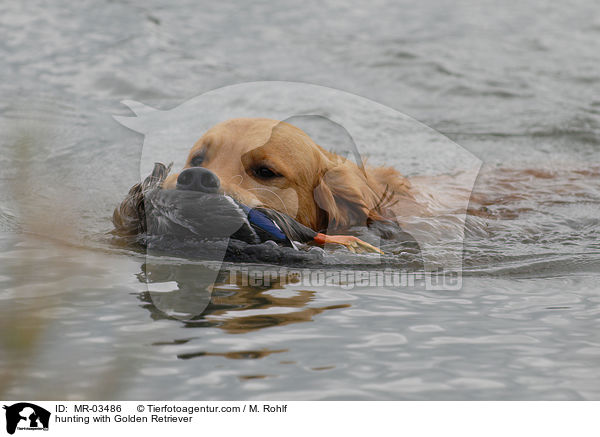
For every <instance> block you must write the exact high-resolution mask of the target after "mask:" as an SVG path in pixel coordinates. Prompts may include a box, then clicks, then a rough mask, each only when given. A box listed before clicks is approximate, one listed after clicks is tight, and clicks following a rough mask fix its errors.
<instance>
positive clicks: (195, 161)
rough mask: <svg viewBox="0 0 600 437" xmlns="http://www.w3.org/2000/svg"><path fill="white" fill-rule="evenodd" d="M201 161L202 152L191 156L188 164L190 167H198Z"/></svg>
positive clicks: (202, 160) (202, 158) (202, 157)
mask: <svg viewBox="0 0 600 437" xmlns="http://www.w3.org/2000/svg"><path fill="white" fill-rule="evenodd" d="M203 162H204V154H203V153H201V154H200V155H196V156H194V157H193V158H192V160H191V161H190V166H191V167H200V166H201V165H202V163H203Z"/></svg>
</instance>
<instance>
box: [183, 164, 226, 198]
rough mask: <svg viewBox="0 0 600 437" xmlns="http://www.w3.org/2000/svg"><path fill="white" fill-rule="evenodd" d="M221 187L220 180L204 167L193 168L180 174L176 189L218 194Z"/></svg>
mask: <svg viewBox="0 0 600 437" xmlns="http://www.w3.org/2000/svg"><path fill="white" fill-rule="evenodd" d="M220 186H221V183H220V181H219V178H218V177H217V175H216V174H214V173H213V172H212V171H210V170H207V169H205V168H202V167H192V168H187V169H185V170H183V171H182V172H181V173H179V176H178V177H177V186H176V188H177V189H178V190H190V191H201V192H203V193H216V192H217V191H218V190H219V187H220Z"/></svg>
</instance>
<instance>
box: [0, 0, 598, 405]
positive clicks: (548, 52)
mask: <svg viewBox="0 0 600 437" xmlns="http://www.w3.org/2000/svg"><path fill="white" fill-rule="evenodd" d="M0 28H2V30H3V35H5V38H3V40H2V41H0V55H1V58H2V60H3V63H2V68H1V69H0V79H2V80H0V92H1V93H2V99H0V132H2V135H1V143H0V147H1V153H0V169H1V170H0V180H1V181H2V184H1V186H0V249H1V250H0V258H1V260H2V261H1V262H0V302H1V304H0V397H2V398H9V399H17V398H18V399H24V398H30V399H39V398H52V399H57V398H68V399H88V398H89V399H98V398H102V399H141V398H160V399H197V398H209V399H240V398H242V399H246V398H278V399H279V398H281V399H598V398H600V383H599V382H598V381H600V379H599V378H598V362H599V361H598V360H599V359H600V334H599V332H600V329H598V328H600V326H599V324H600V323H599V317H598V315H599V313H600V293H599V291H600V289H599V286H598V282H599V280H600V243H599V242H598V241H599V239H598V237H599V225H600V219H599V217H600V215H599V214H598V212H599V207H600V160H599V159H598V157H599V147H600V146H599V143H600V97H599V95H598V93H597V92H596V90H597V89H598V86H599V83H600V68H599V67H598V65H600V62H599V61H600V55H599V53H600V15H598V12H597V7H596V5H595V4H594V2H591V1H589V0H588V1H579V2H575V3H574V4H570V5H569V6H561V5H559V4H556V5H550V4H547V3H546V2H542V1H539V2H528V3H527V5H525V4H522V3H518V2H514V3H511V4H503V6H501V7H500V6H499V5H498V4H497V3H492V2H483V3H482V2H468V1H464V2H458V3H455V4H453V5H452V7H451V8H449V6H448V5H446V4H443V3H440V4H434V3H429V4H424V3H412V2H406V3H404V2H384V1H381V2H376V3H370V4H369V5H368V6H367V5H366V4H365V5H358V4H357V5H352V6H350V5H348V4H347V3H346V2H330V3H327V4H323V3H322V2H309V3H305V4H303V7H302V8H299V7H298V6H297V5H296V4H292V3H290V4H285V3H281V2H279V3H277V5H274V4H269V3H265V2H259V3H252V4H244V5H237V4H234V3H228V2H218V3H211V4H205V5H199V4H197V2H192V1H189V2H183V3H182V2H179V3H178V4H177V6H173V5H171V4H170V3H168V2H164V1H153V2H144V3H142V2H119V1H112V2H110V1H109V2H104V3H102V2H92V1H89V2H87V1H83V2H78V3H68V2H53V3H52V5H48V4H46V3H43V4H42V2H40V3H39V4H38V5H36V4H35V2H33V3H32V2H27V3H24V2H4V3H2V4H1V5H0ZM255 80H289V81H297V82H308V83H315V84H319V85H324V86H330V87H333V88H337V89H342V90H345V91H348V92H351V93H355V94H358V95H361V96H365V97H368V98H369V99H372V100H375V101H378V102H381V103H383V104H385V105H387V106H389V107H392V108H394V109H396V110H398V111H401V112H403V113H406V114H408V115H410V116H412V117H414V118H416V119H417V120H419V121H421V122H423V123H425V124H426V125H428V126H431V127H433V128H435V129H436V130H438V131H439V132H441V133H443V134H445V135H446V136H448V137H449V138H451V139H452V140H454V141H456V142H457V143H458V144H460V145H461V146H462V147H464V148H466V149H467V150H469V151H470V152H471V153H472V154H474V155H475V156H477V157H478V158H480V159H481V160H483V161H484V167H483V169H482V172H481V174H480V177H479V179H478V181H477V184H476V187H475V198H474V201H473V206H474V207H477V208H479V207H480V206H482V205H485V206H486V208H487V209H486V210H485V211H484V212H483V213H481V214H479V215H476V216H470V217H469V219H468V221H467V234H466V240H465V245H464V276H463V287H462V289H461V290H459V291H425V290H423V289H422V288H419V287H414V288H410V287H404V288H401V289H399V288H392V287H364V286H363V287H361V286H354V287H345V288H344V287H339V286H325V285H323V286H314V285H313V286H309V287H307V286H303V285H301V284H294V283H293V282H288V281H286V280H284V279H286V278H281V277H278V276H277V275H276V274H275V275H274V278H275V281H274V283H273V285H272V286H271V287H251V286H249V285H248V284H243V283H235V282H234V283H231V281H229V280H227V271H228V270H227V269H231V268H234V269H235V268H241V267H243V268H246V267H248V266H245V265H244V266H236V265H226V266H224V268H223V269H222V271H221V276H220V281H219V282H218V283H217V285H216V286H215V289H214V290H213V292H212V295H210V296H207V295H203V294H202V293H198V292H197V291H198V290H200V289H201V288H202V287H199V286H198V285H197V284H198V283H199V282H201V278H202V275H206V274H209V272H210V271H211V269H210V267H211V265H210V264H202V263H198V262H192V261H187V260H181V259H176V258H166V257H161V258H156V257H152V258H146V256H145V254H144V253H143V252H142V251H139V250H136V249H135V248H128V247H121V246H119V245H116V244H114V242H112V241H111V238H110V237H109V236H108V235H107V234H106V232H107V231H109V230H110V228H111V226H110V215H111V213H112V209H113V208H114V206H115V205H116V203H118V202H119V201H120V200H121V198H122V196H123V195H124V194H125V193H126V191H127V190H128V188H129V187H130V186H131V185H132V184H133V183H135V182H136V181H137V180H138V179H139V160H140V156H141V149H142V142H143V139H142V137H141V136H139V135H138V134H136V133H134V132H132V131H130V130H128V129H126V128H125V127H123V126H121V125H119V124H118V123H116V122H115V121H114V120H113V119H112V117H111V116H112V115H113V114H120V115H130V114H129V112H128V110H127V109H126V108H125V107H123V106H122V105H121V104H120V103H119V102H120V101H121V100H124V99H133V100H138V101H142V102H144V103H148V104H152V105H153V106H155V107H157V108H161V109H171V108H173V107H175V106H177V105H179V104H181V103H182V102H184V101H186V100H187V99H189V98H192V97H195V96H197V95H200V94H202V93H203V92H206V91H209V90H212V89H215V88H218V87H221V86H224V85H229V84H234V83H239V82H248V81H255ZM249 115H253V114H249ZM364 117H365V118H366V119H367V120H369V121H370V123H371V125H372V128H373V129H374V130H377V129H381V128H383V126H381V125H380V124H379V120H377V119H376V118H373V117H370V114H368V113H365V114H364ZM199 134H201V133H199ZM363 152H364V153H365V154H367V155H368V156H369V159H370V160H371V161H372V162H375V163H378V162H387V163H390V164H393V165H396V166H398V167H402V165H403V162H402V154H401V153H399V152H394V151H380V150H378V149H377V148H376V146H374V148H373V149H368V150H364V151H363ZM423 154H424V155H426V154H427V153H426V152H423ZM423 160H424V161H426V160H427V156H423ZM149 273H152V274H153V275H154V278H155V279H152V281H151V282H153V283H154V284H156V285H157V286H158V285H160V284H162V286H166V287H168V286H172V287H175V286H179V287H181V289H182V290H184V291H186V290H187V291H188V292H189V293H188V294H187V295H186V294H185V293H183V294H182V301H183V302H184V303H187V302H190V305H192V304H197V303H198V302H201V303H204V304H206V303H208V297H210V303H208V306H207V307H206V309H205V311H204V313H203V315H202V316H200V317H196V318H194V319H192V320H187V321H182V320H179V319H178V318H176V317H167V316H166V315H165V314H164V313H162V312H161V311H159V310H157V308H156V305H154V304H153V301H152V300H151V299H150V296H149V294H148V289H147V285H146V280H147V279H148V274H149ZM165 284H166V285H165Z"/></svg>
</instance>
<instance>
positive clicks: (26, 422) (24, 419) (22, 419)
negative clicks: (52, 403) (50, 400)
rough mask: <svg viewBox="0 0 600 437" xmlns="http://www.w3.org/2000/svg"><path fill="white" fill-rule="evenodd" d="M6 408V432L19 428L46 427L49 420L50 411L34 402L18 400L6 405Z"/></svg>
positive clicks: (11, 432) (12, 431)
mask: <svg viewBox="0 0 600 437" xmlns="http://www.w3.org/2000/svg"><path fill="white" fill-rule="evenodd" d="M4 409H5V410H6V432H8V433H9V434H14V433H15V430H16V429H17V427H19V429H27V430H35V429H43V430H47V429H48V424H49V422H50V411H47V410H45V409H43V408H42V407H38V406H37V405H35V404H30V403H27V402H19V403H18V404H14V405H11V406H9V407H7V406H6V405H5V406H4Z"/></svg>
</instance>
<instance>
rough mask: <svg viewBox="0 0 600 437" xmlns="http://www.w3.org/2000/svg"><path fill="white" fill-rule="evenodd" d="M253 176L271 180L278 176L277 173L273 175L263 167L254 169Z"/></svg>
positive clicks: (271, 171)
mask: <svg viewBox="0 0 600 437" xmlns="http://www.w3.org/2000/svg"><path fill="white" fill-rule="evenodd" d="M254 174H255V175H256V176H258V177H259V178H262V179H272V178H275V177H277V176H279V175H278V174H277V173H275V172H274V171H273V170H271V169H270V168H269V167H264V166H263V167H258V168H256V169H254Z"/></svg>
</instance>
